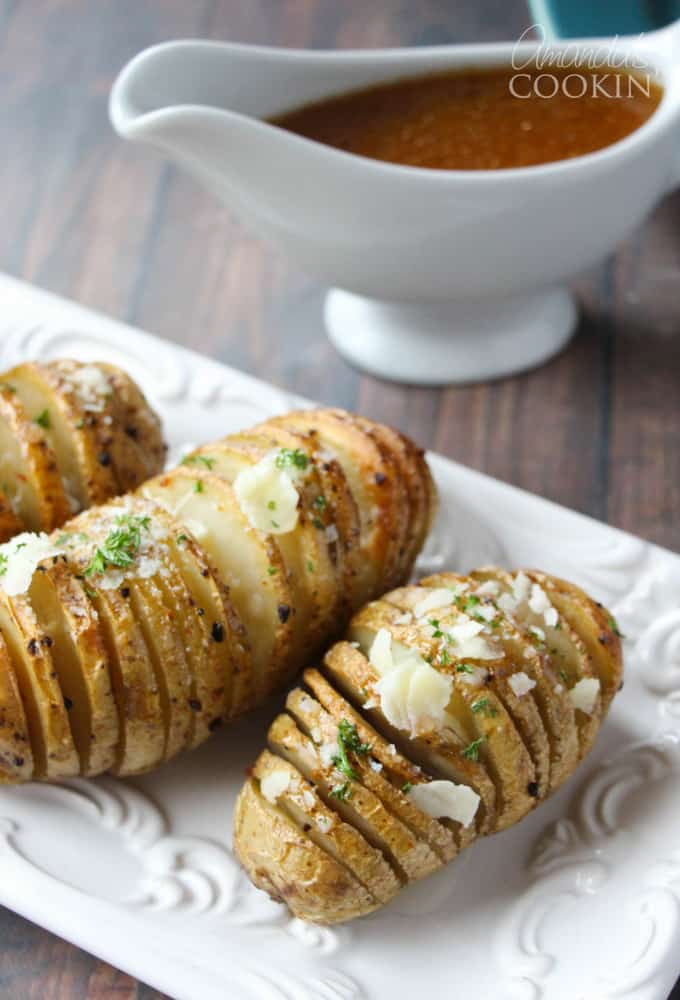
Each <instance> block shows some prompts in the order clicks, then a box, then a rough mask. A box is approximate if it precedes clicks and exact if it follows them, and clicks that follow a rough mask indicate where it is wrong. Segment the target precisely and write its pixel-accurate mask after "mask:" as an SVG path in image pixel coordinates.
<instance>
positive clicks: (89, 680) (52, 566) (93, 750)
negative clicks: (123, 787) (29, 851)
mask: <svg viewBox="0 0 680 1000" xmlns="http://www.w3.org/2000/svg"><path fill="white" fill-rule="evenodd" d="M29 597H30V600H31V604H32V606H33V610H34V612H35V615H36V618H37V620H38V623H39V626H40V629H41V631H42V633H43V635H45V636H49V637H50V639H51V640H52V641H51V652H52V658H53V662H54V665H55V668H56V670H57V674H58V677H59V684H60V686H61V690H62V693H63V695H64V699H65V703H66V707H67V709H68V713H69V718H70V721H71V731H72V733H73V739H74V742H75V745H76V749H77V751H78V755H79V757H80V766H81V774H85V775H88V774H101V773H102V771H107V770H108V769H109V768H110V767H111V766H112V765H113V764H114V762H115V759H116V752H117V749H118V738H119V721H118V709H117V706H116V702H115V698H114V696H113V689H112V686H111V675H110V673H109V666H108V657H107V654H106V648H105V646H104V642H103V639H102V637H101V635H100V632H99V626H98V621H97V616H96V614H95V613H94V612H93V609H92V607H91V605H90V603H89V601H88V599H87V597H86V596H85V593H84V591H83V588H82V586H81V584H80V582H79V581H78V580H77V579H76V577H75V574H74V571H73V570H72V569H71V567H70V565H69V564H68V562H67V561H66V558H65V557H64V556H58V557H55V558H54V559H47V560H43V562H41V563H40V565H39V566H38V567H37V570H36V572H35V573H34V574H33V579H32V581H31V586H30V588H29Z"/></svg>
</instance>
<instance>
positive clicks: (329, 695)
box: [303, 669, 458, 861]
mask: <svg viewBox="0 0 680 1000" xmlns="http://www.w3.org/2000/svg"><path fill="white" fill-rule="evenodd" d="M303 680H304V682H305V684H306V685H307V687H308V688H309V689H310V691H311V692H312V694H313V695H314V696H315V698H316V699H317V701H318V702H319V704H320V705H322V706H323V708H324V709H325V710H326V711H327V712H328V714H329V715H330V716H332V718H333V721H334V722H335V723H336V724H337V725H339V724H340V723H341V722H342V721H343V720H345V721H347V722H349V723H350V724H351V725H353V726H354V727H355V728H356V731H357V735H358V737H359V740H360V742H361V743H363V744H367V745H368V746H370V748H371V751H370V757H368V756H362V755H357V756H356V759H355V760H354V762H353V766H354V767H356V769H357V770H358V771H359V772H360V773H361V780H362V782H363V783H364V784H365V785H366V787H367V788H370V790H371V791H372V792H374V794H376V795H378V796H379V797H380V798H381V799H382V801H383V802H384V803H385V805H386V806H387V808H388V809H390V811H391V812H393V813H394V814H395V815H396V816H398V817H399V819H400V820H401V821H402V822H403V823H405V824H406V826H408V827H409V828H410V829H411V830H412V831H413V834H414V836H416V837H418V839H420V840H424V841H425V843H426V844H428V845H429V846H430V847H431V848H432V850H433V851H434V852H435V854H437V855H438V856H439V857H440V858H441V860H442V861H450V860H451V859H452V858H454V857H455V856H456V854H457V853H458V847H457V844H456V839H455V837H454V835H453V832H452V829H451V828H447V826H448V827H453V828H457V827H458V824H453V823H451V822H449V821H446V825H445V823H443V822H440V821H438V820H436V819H433V818H432V817H431V816H428V815H426V814H425V813H423V812H421V810H420V809H418V808H417V807H416V806H415V805H414V804H413V802H412V801H411V800H410V799H409V798H408V796H407V794H406V793H405V791H404V789H405V788H408V787H409V785H418V784H421V783H422V782H425V781H427V776H426V775H425V774H424V772H423V771H422V769H421V768H419V767H416V766H415V765H414V764H411V763H410V762H409V761H407V760H406V759H405V758H404V757H402V756H401V755H400V754H399V753H398V752H397V750H396V747H393V746H390V744H389V743H388V742H387V740H386V739H385V738H384V736H382V735H381V734H380V733H379V732H378V731H377V730H376V729H374V728H373V727H372V726H370V725H368V723H367V722H365V721H364V720H363V718H362V717H361V716H360V715H359V713H358V712H355V711H354V709H353V708H352V706H351V705H350V704H349V702H348V701H346V700H345V699H344V698H343V697H342V696H341V695H339V694H338V693H337V691H335V690H334V689H333V687H332V686H331V685H330V684H329V683H328V681H327V680H326V678H325V677H324V676H323V675H322V674H320V673H319V671H318V670H314V669H310V670H305V672H304V674H303Z"/></svg>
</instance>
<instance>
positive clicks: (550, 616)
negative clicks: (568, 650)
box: [543, 607, 559, 628]
mask: <svg viewBox="0 0 680 1000" xmlns="http://www.w3.org/2000/svg"><path fill="white" fill-rule="evenodd" d="M543 621H544V622H545V623H546V625H547V626H548V628H555V626H556V625H557V622H558V621H559V615H558V614H557V608H553V607H550V608H548V610H547V611H544V612H543Z"/></svg>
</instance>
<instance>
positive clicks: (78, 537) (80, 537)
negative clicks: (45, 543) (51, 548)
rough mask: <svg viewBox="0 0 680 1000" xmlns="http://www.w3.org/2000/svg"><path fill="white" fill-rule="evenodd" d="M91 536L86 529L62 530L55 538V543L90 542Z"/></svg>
mask: <svg viewBox="0 0 680 1000" xmlns="http://www.w3.org/2000/svg"><path fill="white" fill-rule="evenodd" d="M89 540H90V536H89V535H86V534H85V532H84V531H62V533H61V534H60V535H59V537H58V538H57V539H56V540H55V542H54V544H55V545H60V546H61V545H73V544H74V543H75V542H89Z"/></svg>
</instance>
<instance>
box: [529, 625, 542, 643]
mask: <svg viewBox="0 0 680 1000" xmlns="http://www.w3.org/2000/svg"><path fill="white" fill-rule="evenodd" d="M529 631H530V632H531V634H532V635H533V636H536V638H537V639H538V641H539V642H545V632H544V631H543V629H542V628H539V627H538V625H530V626H529Z"/></svg>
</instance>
